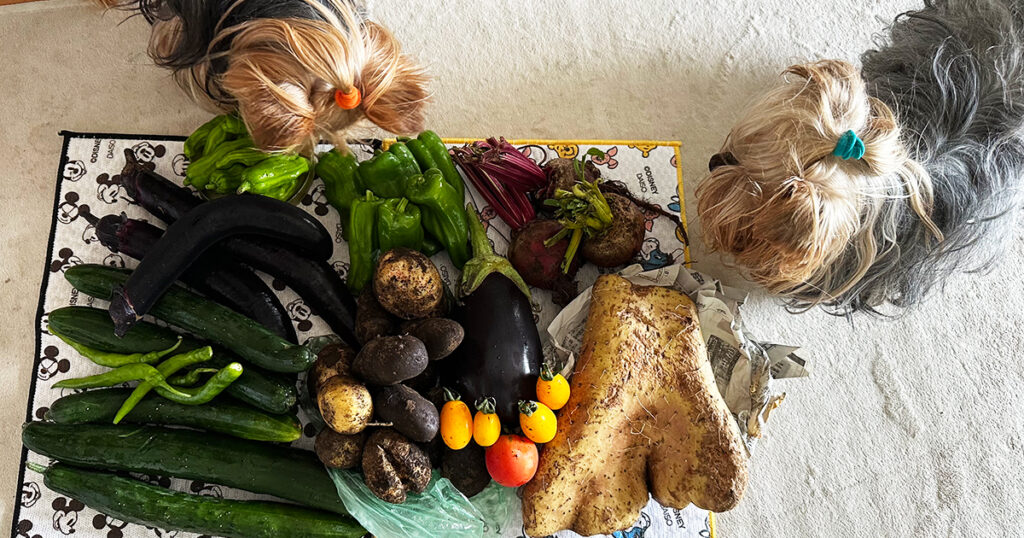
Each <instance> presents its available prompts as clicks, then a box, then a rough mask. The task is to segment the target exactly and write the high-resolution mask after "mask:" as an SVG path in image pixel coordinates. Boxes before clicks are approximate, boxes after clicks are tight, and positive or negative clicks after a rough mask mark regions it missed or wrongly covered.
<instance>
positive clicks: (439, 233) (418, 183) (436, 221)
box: [405, 168, 469, 269]
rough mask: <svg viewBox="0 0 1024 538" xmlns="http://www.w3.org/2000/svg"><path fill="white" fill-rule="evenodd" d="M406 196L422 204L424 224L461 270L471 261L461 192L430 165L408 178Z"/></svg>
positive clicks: (419, 204) (467, 228)
mask: <svg viewBox="0 0 1024 538" xmlns="http://www.w3.org/2000/svg"><path fill="white" fill-rule="evenodd" d="M405 197H406V198H408V199H409V200H410V201H412V202H413V203H415V204H416V205H418V206H419V207H420V211H421V212H422V215H423V217H422V218H423V226H424V227H425V228H426V230H427V231H428V232H430V235H432V236H434V237H435V238H436V239H437V240H438V241H440V242H441V244H442V245H444V248H445V249H446V250H448V256H449V257H450V258H451V260H452V263H454V264H455V267H457V268H459V269H462V266H463V265H465V263H466V261H467V260H469V240H468V235H469V227H468V223H467V221H466V213H465V211H463V210H462V207H463V206H462V203H463V200H464V198H463V197H462V196H461V195H459V191H458V190H456V189H455V187H452V186H451V185H450V184H448V183H447V182H445V180H444V176H443V174H442V173H441V171H440V170H438V169H436V168H431V169H430V170H425V171H424V172H423V173H422V174H419V175H416V176H413V177H412V178H410V179H409V183H408V188H407V190H406V192H405Z"/></svg>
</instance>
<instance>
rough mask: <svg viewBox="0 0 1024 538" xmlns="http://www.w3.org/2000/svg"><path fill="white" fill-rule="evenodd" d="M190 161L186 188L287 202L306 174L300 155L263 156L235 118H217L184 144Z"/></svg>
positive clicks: (307, 163) (262, 152)
mask: <svg viewBox="0 0 1024 538" xmlns="http://www.w3.org/2000/svg"><path fill="white" fill-rule="evenodd" d="M185 157H186V158H188V160H189V165H188V169H187V170H186V172H185V184H186V185H191V186H193V187H195V188H196V189H198V190H199V191H202V192H209V193H215V194H233V193H238V194H241V193H243V192H251V193H253V194H261V195H263V196H268V197H270V198H276V199H278V200H289V199H291V198H292V197H293V196H295V194H296V193H297V192H298V191H299V188H300V187H301V186H302V184H303V183H305V181H306V179H307V176H308V174H309V167H310V163H309V159H307V158H305V157H303V156H302V155H290V154H274V153H266V152H264V151H261V150H259V149H256V146H255V145H254V144H253V141H252V138H251V137H250V136H249V133H248V132H247V131H246V129H245V124H244V123H243V122H242V120H241V118H239V117H238V116H237V115H235V114H224V115H221V116H217V117H215V118H213V119H212V120H210V121H208V122H206V123H204V124H203V125H202V126H200V127H199V128H198V129H196V130H195V132H193V133H192V135H191V136H189V137H188V139H187V140H185Z"/></svg>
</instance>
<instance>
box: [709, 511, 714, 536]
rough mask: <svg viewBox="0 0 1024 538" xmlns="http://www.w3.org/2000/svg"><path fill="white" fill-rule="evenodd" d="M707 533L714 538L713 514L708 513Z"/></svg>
mask: <svg viewBox="0 0 1024 538" xmlns="http://www.w3.org/2000/svg"><path fill="white" fill-rule="evenodd" d="M708 531H709V532H710V533H711V538H715V513H714V512H708Z"/></svg>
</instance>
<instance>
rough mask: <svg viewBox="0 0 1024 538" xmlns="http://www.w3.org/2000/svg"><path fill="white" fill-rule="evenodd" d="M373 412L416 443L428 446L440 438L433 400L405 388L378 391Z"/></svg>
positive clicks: (374, 398) (374, 396) (400, 386)
mask: <svg viewBox="0 0 1024 538" xmlns="http://www.w3.org/2000/svg"><path fill="white" fill-rule="evenodd" d="M373 408H374V410H375V412H376V413H377V416H378V417H379V418H380V420H382V421H384V422H390V423H391V424H392V427H394V429H395V431H397V432H398V433H400V434H402V435H404V436H406V437H408V438H409V439H411V440H413V441H416V442H418V443H429V442H430V441H431V440H433V439H434V437H436V436H437V431H438V427H439V417H438V414H437V408H436V407H434V404H433V403H431V402H430V400H427V399H426V398H424V397H423V396H421V395H420V393H418V392H416V391H415V390H413V389H411V388H409V387H407V386H405V385H402V384H398V385H391V386H388V387H380V388H378V389H376V390H375V391H374V394H373Z"/></svg>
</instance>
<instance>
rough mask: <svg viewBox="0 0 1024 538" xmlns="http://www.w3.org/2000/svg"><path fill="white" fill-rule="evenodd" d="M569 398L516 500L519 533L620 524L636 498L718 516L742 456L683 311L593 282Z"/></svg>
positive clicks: (613, 283)
mask: <svg viewBox="0 0 1024 538" xmlns="http://www.w3.org/2000/svg"><path fill="white" fill-rule="evenodd" d="M593 292H594V293H593V301H592V302H591V305H590V311H589V313H588V317H587V326H586V331H585V333H584V336H583V347H582V350H581V352H580V357H579V361H578V362H577V364H576V371H575V373H574V374H573V377H572V380H571V384H572V396H571V397H570V399H569V403H568V404H566V406H565V407H564V408H563V409H562V411H561V413H560V414H559V417H558V433H557V435H555V438H554V440H552V441H551V442H550V443H548V444H547V445H546V446H545V447H544V450H543V452H542V453H541V456H540V467H539V470H538V471H537V475H536V476H535V477H534V478H533V480H532V481H530V483H529V484H527V485H526V489H525V491H524V493H523V521H524V523H525V524H526V532H527V533H528V534H530V535H531V536H542V535H547V534H553V533H555V532H557V531H559V530H562V529H571V530H573V531H575V532H577V533H579V534H582V535H593V534H610V533H612V532H614V531H616V530H621V529H624V528H626V527H628V526H630V525H632V524H633V523H634V522H635V521H636V520H637V518H639V517H640V510H641V509H642V508H643V507H644V506H645V505H646V504H647V501H648V491H650V493H651V494H652V495H653V496H654V498H655V500H657V501H658V502H659V503H661V504H662V505H664V506H668V507H672V508H684V507H685V506H686V505H688V504H690V503H693V504H695V505H697V506H699V507H701V508H704V509H707V510H711V511H715V512H721V511H725V510H729V509H730V508H732V507H734V506H736V504H737V503H738V502H739V499H740V497H741V496H742V495H743V489H744V488H745V487H746V484H747V463H748V461H747V453H746V450H745V448H744V447H743V442H742V438H741V436H740V432H739V429H738V428H737V427H736V425H735V424H734V423H733V421H732V419H731V417H730V415H729V410H728V408H727V407H726V405H725V402H724V401H723V400H722V396H721V395H720V394H719V393H718V388H717V387H716V385H715V378H714V374H713V373H712V371H711V365H710V363H709V362H708V358H707V350H706V349H705V347H704V340H703V338H701V334H700V327H699V325H698V322H697V313H696V309H695V307H694V304H693V302H692V301H690V299H689V298H688V297H686V295H684V294H682V293H680V292H678V291H675V290H672V289H668V288H661V287H655V286H634V285H633V284H632V283H630V282H629V281H628V280H626V279H624V278H621V277H618V276H614V275H605V276H602V277H600V278H598V280H597V283H596V284H595V285H594V290H593Z"/></svg>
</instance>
